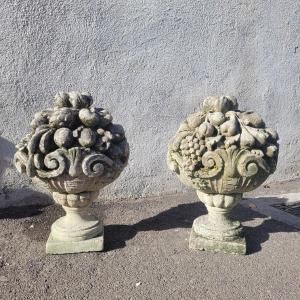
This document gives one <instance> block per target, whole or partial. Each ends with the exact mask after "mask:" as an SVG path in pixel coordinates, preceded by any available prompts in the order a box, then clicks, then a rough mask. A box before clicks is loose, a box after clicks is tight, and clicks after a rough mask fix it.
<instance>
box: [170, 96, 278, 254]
mask: <svg viewBox="0 0 300 300" xmlns="http://www.w3.org/2000/svg"><path fill="white" fill-rule="evenodd" d="M278 148H279V146H278V134H277V132H276V131H275V130H274V129H272V128H268V127H266V125H265V123H264V121H263V120H262V118H261V117H260V116H259V115H258V114H256V113H255V112H252V111H240V110H238V103H237V100H236V98H234V97H230V96H221V97H208V98H207V99H205V100H204V102H203V105H202V108H201V109H200V111H198V112H196V113H194V114H192V115H190V116H188V118H187V119H186V120H185V121H184V122H183V123H182V124H181V126H180V128H179V130H178V131H177V133H176V135H175V136H174V137H173V138H172V139H171V141H170V143H169V147H168V166H169V168H170V169H171V170H172V171H174V172H176V173H177V175H178V177H179V179H180V180H181V181H182V182H183V183H184V184H186V185H187V186H190V187H193V188H195V189H196V190H197V195H198V197H199V199H200V201H202V202H203V203H204V204H205V206H206V208H207V211H208V214H207V215H204V216H200V217H198V218H197V219H196V220H195V221H194V223H193V228H192V232H191V235H190V241H189V246H190V248H192V249H199V250H211V251H214V252H219V251H221V252H225V253H233V254H246V241H245V237H244V234H243V228H242V226H241V224H240V222H239V221H235V220H232V219H231V218H230V216H229V214H230V211H231V210H232V208H233V207H234V206H235V205H236V204H237V203H238V202H239V201H241V200H242V198H243V193H245V192H249V191H251V190H254V189H255V188H257V187H258V186H259V185H261V184H262V183H263V182H264V181H265V180H266V179H267V178H268V176H269V175H270V174H272V173H273V172H274V171H275V169H276V164H277V158H278Z"/></svg>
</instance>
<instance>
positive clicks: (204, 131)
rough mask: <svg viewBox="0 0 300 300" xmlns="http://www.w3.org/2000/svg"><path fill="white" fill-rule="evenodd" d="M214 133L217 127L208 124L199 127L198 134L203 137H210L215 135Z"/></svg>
mask: <svg viewBox="0 0 300 300" xmlns="http://www.w3.org/2000/svg"><path fill="white" fill-rule="evenodd" d="M214 132H215V127H214V126H212V125H211V124H210V123H208V122H204V123H202V124H201V125H200V126H199V127H198V133H199V135H200V136H202V137H210V136H212V135H213V134H214Z"/></svg>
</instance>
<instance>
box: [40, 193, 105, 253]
mask: <svg viewBox="0 0 300 300" xmlns="http://www.w3.org/2000/svg"><path fill="white" fill-rule="evenodd" d="M56 198H57V197H56ZM92 200H93V199H89V201H88V203H86V205H85V206H83V207H69V206H65V205H62V207H63V209H64V211H65V212H66V215H65V216H63V217H61V218H59V219H58V220H56V221H55V222H54V223H53V224H52V226H51V233H50V236H49V238H48V241H47V243H46V253H49V254H64V253H76V252H90V251H102V250H103V249H104V227H103V223H102V221H101V220H99V219H98V218H97V217H96V216H94V215H93V214H92V213H91V210H90V207H89V206H90V204H91V202H92Z"/></svg>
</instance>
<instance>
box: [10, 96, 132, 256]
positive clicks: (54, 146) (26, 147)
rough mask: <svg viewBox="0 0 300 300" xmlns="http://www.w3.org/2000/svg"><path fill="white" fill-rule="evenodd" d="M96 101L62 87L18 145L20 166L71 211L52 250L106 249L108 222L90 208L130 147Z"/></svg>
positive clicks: (55, 228)
mask: <svg viewBox="0 0 300 300" xmlns="http://www.w3.org/2000/svg"><path fill="white" fill-rule="evenodd" d="M92 102H93V99H92V97H91V95H90V94H88V93H80V92H70V93H66V92H59V93H58V94H57V95H56V96H55V97H54V108H53V109H49V110H45V111H42V112H40V113H37V114H36V115H35V117H34V121H33V122H32V123H31V127H32V128H31V131H32V132H31V133H30V134H28V135H26V136H25V137H24V138H23V139H22V140H21V142H20V143H19V144H18V145H17V148H18V151H17V152H16V154H15V157H14V162H15V165H16V168H17V170H18V171H19V172H21V173H26V174H27V175H28V176H29V177H31V178H32V180H33V182H34V183H37V184H41V185H42V187H46V188H47V189H48V190H49V191H50V192H51V193H52V195H53V199H54V200H55V202H56V203H58V204H60V205H62V207H63V209H64V210H65V211H66V216H64V217H62V218H60V219H58V220H57V221H56V222H55V223H54V224H53V225H52V227H51V234H50V236H49V239H48V241H47V244H46V252H47V253H52V254H60V253H74V252H86V251H101V250H103V224H102V221H100V220H98V218H96V217H95V216H93V215H92V214H91V213H90V212H89V211H88V207H89V206H90V204H91V203H92V201H94V200H95V199H96V198H97V196H98V193H99V190H100V189H102V188H103V187H104V186H106V185H108V184H110V183H111V182H113V181H114V180H115V179H116V178H117V177H118V176H119V175H120V174H121V172H122V170H123V169H124V168H125V166H126V165H127V162H128V156H129V146H128V143H127V141H126V138H125V132H124V129H123V127H122V126H121V125H116V124H113V123H112V117H111V115H110V113H109V112H108V111H106V110H104V109H102V108H101V109H100V108H99V109H97V108H95V109H94V108H91V107H90V105H91V104H92Z"/></svg>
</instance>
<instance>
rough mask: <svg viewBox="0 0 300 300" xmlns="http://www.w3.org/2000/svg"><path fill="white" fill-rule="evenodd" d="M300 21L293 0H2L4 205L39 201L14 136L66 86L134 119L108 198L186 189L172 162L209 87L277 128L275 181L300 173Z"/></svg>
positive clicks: (128, 123)
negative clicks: (170, 155) (171, 143)
mask: <svg viewBox="0 0 300 300" xmlns="http://www.w3.org/2000/svg"><path fill="white" fill-rule="evenodd" d="M299 26H300V3H299V1H294V0H289V1H279V0H273V1H263V0H261V1H251V0H239V1H224V0H218V1H213V0H212V1H204V0H203V1H181V0H174V1H171V0H165V1H158V0H157V1H154V0H149V1H137V0H131V1H123V0H109V1H108V0H105V1H97V0H89V1H82V0H80V1H79V0H75V1H71V0H65V1H62V0H52V1H44V0H40V1H37V0H36V1H32V0H22V1H21V0H14V1H12V0H3V1H2V2H1V5H0V37H1V39H0V80H1V85H0V86H1V93H0V105H1V112H0V130H1V139H0V160H1V162H0V167H1V173H0V179H1V183H2V195H1V197H0V199H1V200H0V205H2V206H3V205H8V204H22V203H25V202H26V201H25V200H24V201H23V202H22V199H24V197H25V198H26V200H28V201H30V199H31V198H30V195H29V194H28V193H30V189H31V186H30V182H29V181H28V180H27V179H25V177H23V176H21V175H19V174H17V172H16V171H15V170H14V168H13V167H12V165H11V158H12V156H13V153H14V147H13V144H14V143H15V142H17V141H18V140H19V139H20V138H21V137H22V136H23V135H24V134H25V133H26V132H27V131H28V129H29V126H28V124H29V120H30V119H31V118H32V116H33V114H34V112H35V111H39V110H41V109H44V108H46V107H49V106H51V105H52V96H53V95H54V94H55V93H56V92H57V91H59V90H68V91H70V90H85V91H90V92H91V93H92V95H93V96H94V98H95V103H96V104H97V105H101V106H104V107H106V108H107V109H109V110H110V111H111V112H112V113H113V115H114V117H115V121H116V122H119V123H122V124H123V125H124V127H125V128H126V131H127V137H128V140H129V142H130V145H131V159H130V162H129V166H128V167H127V169H126V171H125V172H124V173H123V175H122V176H121V177H120V178H119V179H118V180H117V181H116V182H115V184H112V185H111V186H109V187H107V188H106V189H105V191H104V192H103V197H104V198H122V197H140V196H148V195H158V194H170V193H175V192H180V191H183V190H184V187H183V185H182V184H180V183H179V181H178V180H177V178H176V177H175V176H174V175H173V174H172V173H171V172H170V171H169V170H168V169H167V166H166V163H165V156H166V148H167V142H168V139H169V138H170V137H171V136H172V135H173V134H174V132H175V131H176V129H177V127H178V126H179V123H180V122H181V121H182V120H183V119H184V118H185V117H186V116H187V114H188V113H190V112H193V111H194V110H196V109H197V108H198V107H199V105H200V103H201V101H202V99H203V98H204V97H206V96H208V95H211V94H213V95H215V94H233V95H236V96H237V97H238V99H239V102H240V107H241V108H244V109H253V110H256V111H257V112H260V113H261V115H262V116H263V117H264V118H265V120H266V122H267V123H268V125H270V126H275V127H276V128H277V129H278V131H279V134H280V137H281V141H280V142H281V150H280V160H279V165H278V171H277V173H276V174H275V175H274V176H273V177H271V179H270V180H285V179H289V178H291V177H295V176H297V175H299V172H300V137H299V133H300V100H299V99H300V97H299V96H300V95H299V94H300V88H299V87H300V63H299V62H300V34H299ZM28 195H29V196H28Z"/></svg>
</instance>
